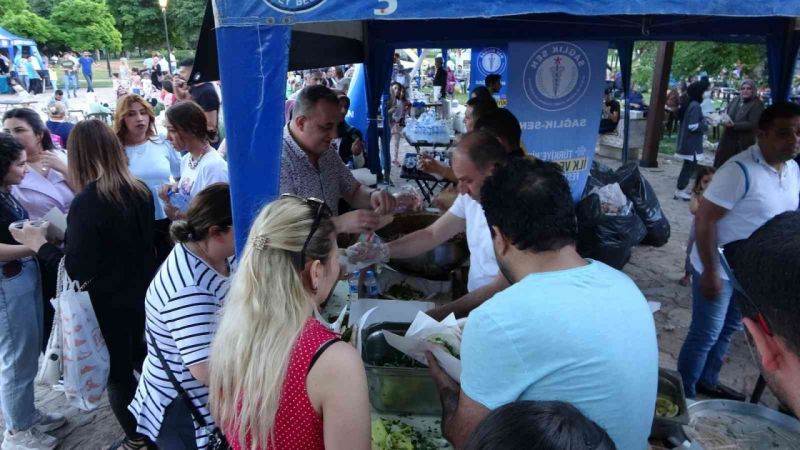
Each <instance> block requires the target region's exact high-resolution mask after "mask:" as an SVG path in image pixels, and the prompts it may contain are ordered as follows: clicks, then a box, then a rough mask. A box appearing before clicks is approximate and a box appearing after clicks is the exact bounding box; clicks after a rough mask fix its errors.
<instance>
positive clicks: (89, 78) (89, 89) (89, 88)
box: [83, 72, 94, 92]
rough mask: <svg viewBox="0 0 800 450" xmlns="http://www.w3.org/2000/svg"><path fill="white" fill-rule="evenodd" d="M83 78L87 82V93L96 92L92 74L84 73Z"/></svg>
mask: <svg viewBox="0 0 800 450" xmlns="http://www.w3.org/2000/svg"><path fill="white" fill-rule="evenodd" d="M83 78H84V79H85V80H86V92H94V86H92V74H91V73H86V72H83Z"/></svg>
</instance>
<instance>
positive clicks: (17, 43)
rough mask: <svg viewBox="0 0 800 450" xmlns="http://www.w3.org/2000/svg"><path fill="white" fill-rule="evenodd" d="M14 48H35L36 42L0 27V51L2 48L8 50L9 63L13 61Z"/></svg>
mask: <svg viewBox="0 0 800 450" xmlns="http://www.w3.org/2000/svg"><path fill="white" fill-rule="evenodd" d="M16 47H36V41H34V40H33V39H28V38H23V37H19V36H17V35H15V34H14V33H11V32H10V31H8V30H6V29H5V28H2V27H0V49H3V48H4V49H6V50H8V58H9V59H10V60H11V61H14V59H15V56H16V55H15V48H16Z"/></svg>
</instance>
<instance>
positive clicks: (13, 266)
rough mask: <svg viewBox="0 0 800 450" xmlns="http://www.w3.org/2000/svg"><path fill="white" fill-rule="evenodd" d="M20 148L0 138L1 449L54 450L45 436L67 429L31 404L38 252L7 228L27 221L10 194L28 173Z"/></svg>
mask: <svg viewBox="0 0 800 450" xmlns="http://www.w3.org/2000/svg"><path fill="white" fill-rule="evenodd" d="M25 162H26V161H25V151H24V147H23V146H22V144H20V143H19V142H18V141H17V140H16V139H14V138H13V137H12V136H11V135H10V134H7V133H0V179H1V180H2V182H0V412H2V414H3V420H4V422H5V429H6V431H5V435H4V436H3V448H4V449H5V448H13V449H51V448H54V447H55V446H56V444H57V443H58V442H57V441H56V438H54V437H52V436H49V435H46V434H44V432H45V431H51V430H55V429H56V428H58V427H60V426H61V425H63V424H64V416H63V415H61V414H45V413H42V412H40V411H39V410H37V409H36V407H35V406H34V404H33V381H34V378H36V370H37V368H38V366H39V353H40V352H41V348H42V306H43V305H42V300H41V297H42V290H41V283H40V280H39V267H38V265H37V264H36V260H35V259H34V258H33V256H34V252H33V251H31V250H30V249H29V248H27V247H25V246H24V245H19V244H18V243H17V242H16V241H15V240H14V238H13V237H11V233H10V231H9V228H10V226H11V224H12V223H13V222H16V221H19V220H25V219H28V218H29V217H28V213H27V211H25V208H24V207H23V206H22V204H20V202H19V201H18V200H17V199H15V198H14V197H13V196H12V195H11V192H10V187H11V186H15V185H18V184H19V183H20V182H22V180H23V179H25V176H26V175H27V174H28V166H27V165H26V164H25Z"/></svg>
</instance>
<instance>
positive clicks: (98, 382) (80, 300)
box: [58, 270, 110, 411]
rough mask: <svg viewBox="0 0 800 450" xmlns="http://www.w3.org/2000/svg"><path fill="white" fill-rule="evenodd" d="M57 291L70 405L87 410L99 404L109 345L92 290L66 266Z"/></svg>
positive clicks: (106, 370)
mask: <svg viewBox="0 0 800 450" xmlns="http://www.w3.org/2000/svg"><path fill="white" fill-rule="evenodd" d="M64 276H65V283H64V290H62V291H61V292H60V293H59V295H58V302H59V304H60V306H61V331H62V334H63V359H64V393H65V394H66V396H67V401H69V403H70V405H72V406H75V407H76V408H78V409H81V410H84V411H91V410H93V409H95V408H97V407H98V406H100V400H101V399H102V396H103V391H105V389H106V383H107V382H108V373H109V369H110V363H109V355H108V348H107V347H106V342H105V340H104V339H103V334H102V333H101V332H100V325H99V324H98V322H97V317H96V316H95V314H94V309H92V302H91V300H90V299H89V294H88V293H87V292H85V291H83V290H82V288H83V287H85V286H83V287H82V286H80V285H79V284H78V282H77V281H73V280H70V279H69V276H68V275H66V270H64Z"/></svg>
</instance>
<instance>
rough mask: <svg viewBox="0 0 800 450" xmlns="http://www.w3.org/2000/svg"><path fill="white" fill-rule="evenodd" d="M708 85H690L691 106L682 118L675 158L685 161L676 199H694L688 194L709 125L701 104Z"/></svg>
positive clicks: (702, 83) (699, 82)
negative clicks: (687, 189) (688, 187)
mask: <svg viewBox="0 0 800 450" xmlns="http://www.w3.org/2000/svg"><path fill="white" fill-rule="evenodd" d="M706 86H707V85H706V84H705V83H704V82H702V81H697V82H694V83H692V84H690V85H689V87H688V88H687V94H688V95H689V105H688V106H687V107H686V111H685V112H684V113H683V117H681V126H680V128H679V129H678V148H677V152H676V154H675V156H677V157H678V158H680V159H682V160H683V167H681V172H680V174H679V175H678V184H677V186H676V187H677V190H676V191H675V195H674V197H675V199H676V200H677V199H681V200H686V201H687V202H688V201H689V200H691V199H692V194H691V192H687V191H686V188H687V186H689V181H691V179H692V175H693V174H694V169H695V168H696V167H697V160H698V159H699V158H700V157H702V155H703V136H704V135H705V132H706V130H707V129H708V125H706V120H705V118H704V117H703V110H702V108H701V107H700V103H702V102H703V93H704V92H705V91H706Z"/></svg>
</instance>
